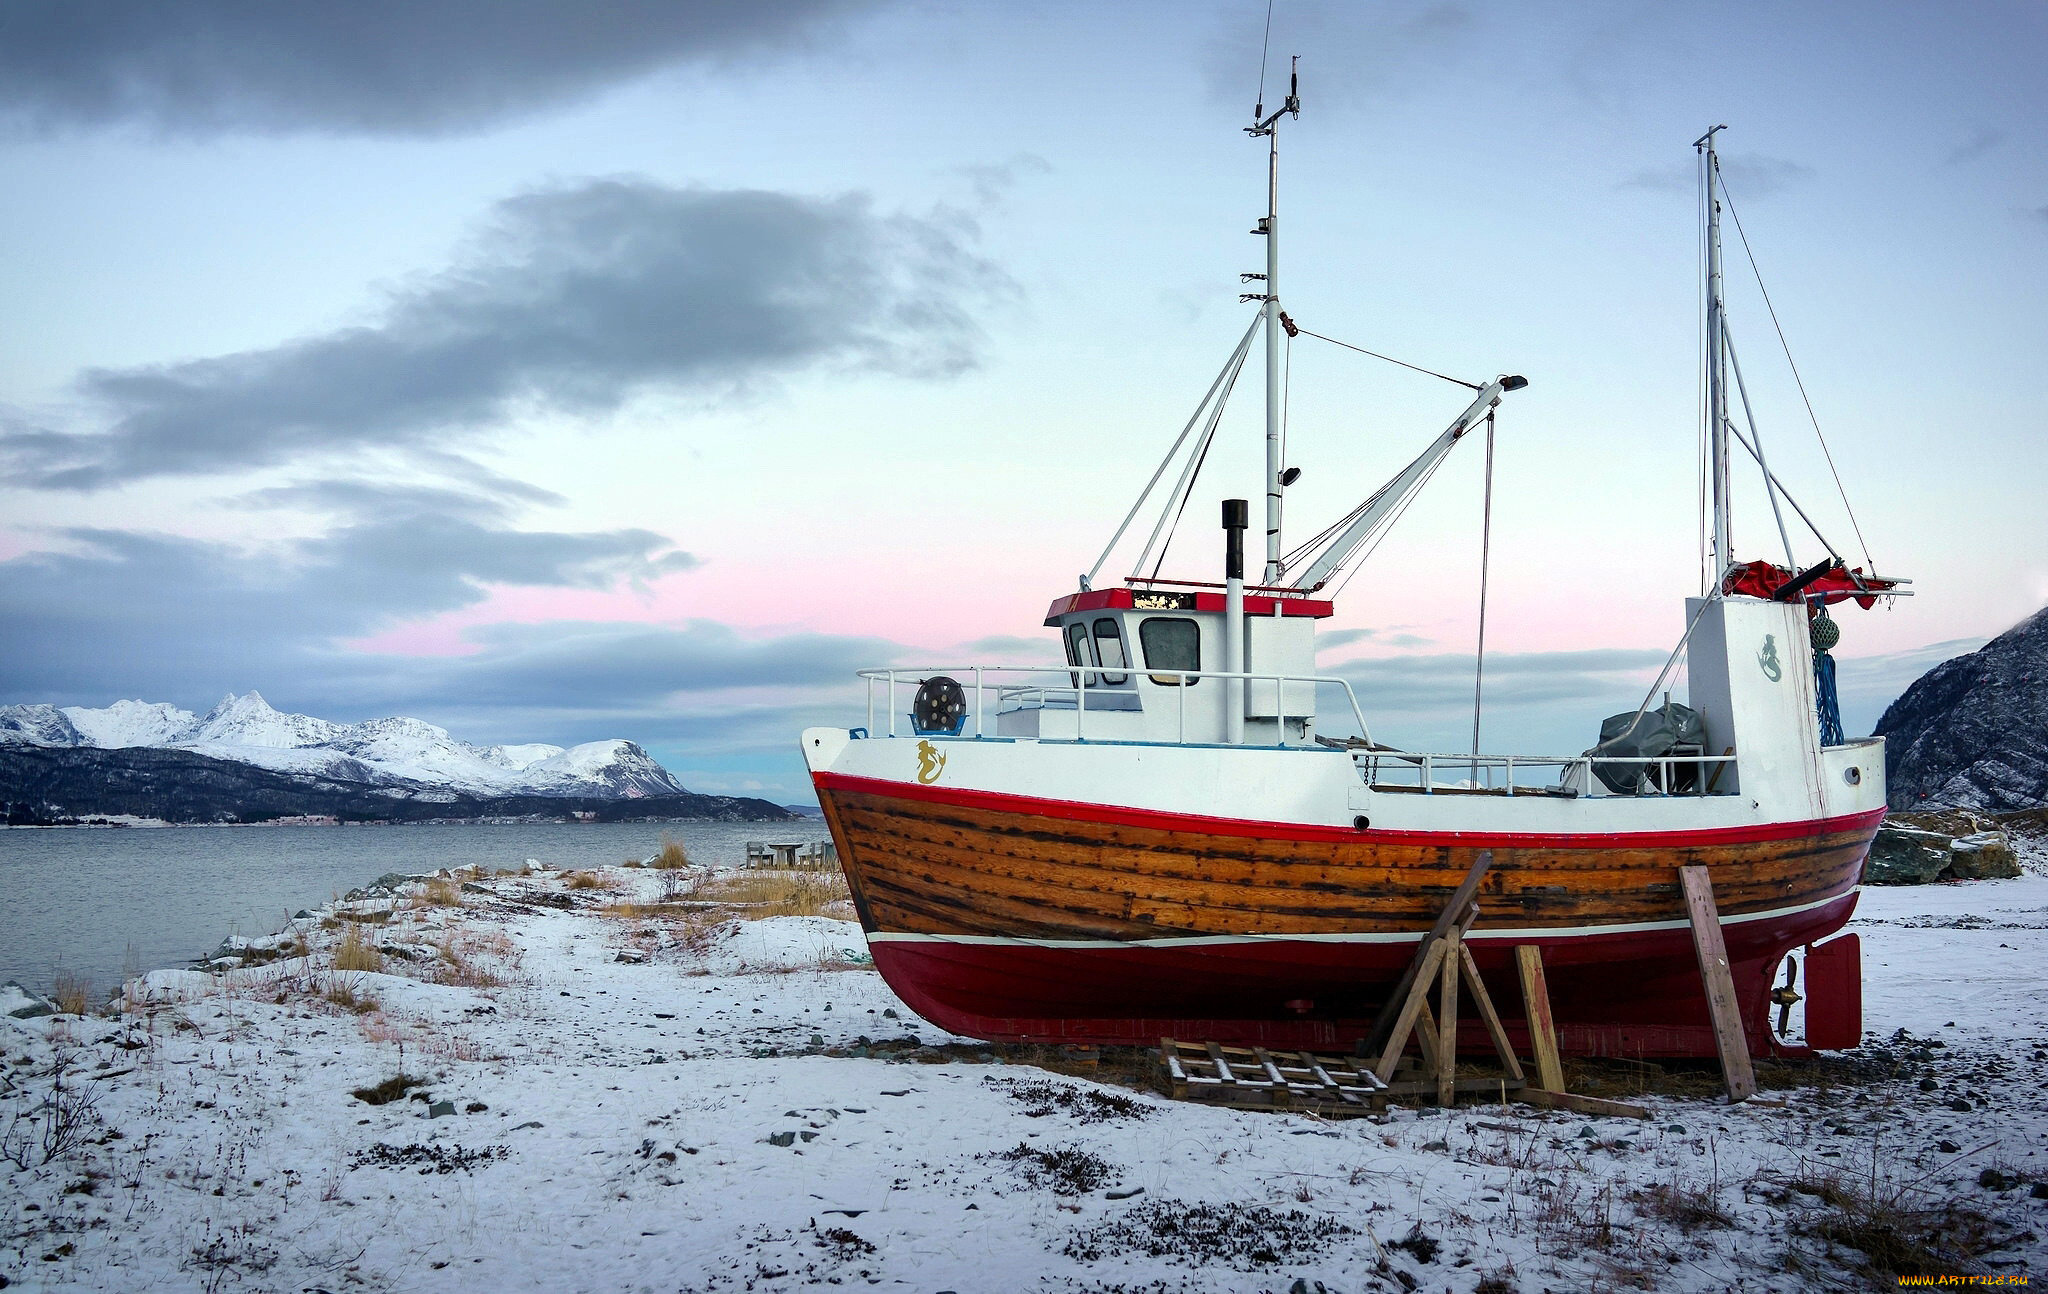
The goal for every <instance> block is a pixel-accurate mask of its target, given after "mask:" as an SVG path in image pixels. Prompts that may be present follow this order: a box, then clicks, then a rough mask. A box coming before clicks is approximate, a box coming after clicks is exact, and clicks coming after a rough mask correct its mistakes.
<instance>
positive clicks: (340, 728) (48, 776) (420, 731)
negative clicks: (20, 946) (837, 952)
mask: <svg viewBox="0 0 2048 1294" xmlns="http://www.w3.org/2000/svg"><path fill="white" fill-rule="evenodd" d="M0 800H5V801H6V802H7V804H8V816H9V818H10V819H11V820H14V821H27V822H41V821H57V820H62V819H64V818H66V817H83V816H89V815H111V814H132V815H135V816H143V817H164V818H167V819H168V820H171V821H247V820H252V818H251V815H252V814H253V815H254V817H255V818H259V819H260V818H271V817H278V816H289V815H292V814H322V815H331V816H339V817H347V818H387V817H391V818H417V817H420V816H423V815H435V816H448V817H475V816H490V815H494V814H508V815H531V814H546V813H551V812H552V813H560V814H569V813H577V814H582V815H583V816H597V817H603V818H617V817H621V816H672V817H717V818H734V817H736V818H743V819H744V818H762V819H770V818H785V817H788V816H789V814H788V812H787V810H784V809H782V808H781V807H780V806H778V805H772V804H769V803H767V802H766V801H761V800H751V799H746V798H742V797H731V796H702V795H696V794H693V793H692V792H690V791H688V790H686V789H685V788H684V787H683V785H682V784H681V783H680V782H678V781H676V779H675V777H674V776H673V775H672V774H670V773H669V771H668V770H667V769H665V768H663V767H662V766H661V765H660V764H659V763H658V762H656V761H655V759H654V758H653V757H652V756H650V755H649V754H648V753H647V752H646V751H645V750H642V749H641V748H640V747H639V746H638V745H636V744H634V743H633V742H630V741H624V740H617V739H614V740H610V741H592V742H585V743H584V744H582V745H580V746H571V747H569V748H567V749H564V748H563V747H560V746H550V745H545V744H540V743H532V744H525V745H509V746H479V745H474V744H472V743H469V742H465V741H458V740H456V739H455V738H453V737H451V736H450V735H449V734H448V731H447V729H445V728H439V727H436V726H435V725H433V724H430V723H425V722H422V721H421V720H418V719H407V718H388V719H370V720H366V721H364V722H362V723H348V724H344V723H334V722H332V721H330V720H327V719H319V718H315V717H313V716H311V715H304V714H287V713H284V712H282V711H279V710H277V709H275V708H273V707H272V706H271V705H270V703H269V702H267V701H265V700H264V699H263V697H262V695H261V694H260V693H257V692H246V693H243V694H242V695H240V696H237V695H235V694H233V693H229V694H228V695H227V696H226V697H224V698H222V700H221V702H220V704H218V705H216V706H214V707H213V709H211V710H209V711H207V712H206V713H205V714H204V715H195V714H193V713H192V712H191V711H189V710H183V709H180V708H178V707H177V706H173V705H165V704H163V703H160V702H147V701H117V702H115V703H114V704H112V705H110V706H106V707H104V708H100V709H91V708H87V707H83V706H55V705H7V706H0ZM643 801H644V803H641V802H643ZM627 802H631V803H627Z"/></svg>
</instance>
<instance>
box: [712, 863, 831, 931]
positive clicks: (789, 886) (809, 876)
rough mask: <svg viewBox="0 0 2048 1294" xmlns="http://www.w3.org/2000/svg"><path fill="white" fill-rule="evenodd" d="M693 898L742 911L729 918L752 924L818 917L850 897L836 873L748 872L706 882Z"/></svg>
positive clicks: (723, 876)
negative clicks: (768, 919) (764, 919)
mask: <svg viewBox="0 0 2048 1294" xmlns="http://www.w3.org/2000/svg"><path fill="white" fill-rule="evenodd" d="M696 897H698V898H700V899H710V900H713V901H715V902H718V903H729V904H732V905H733V906H735V907H740V908H744V909H746V910H745V911H740V912H735V913H733V914H732V915H734V916H737V917H741V918H745V919H748V920H754V919H758V918H760V917H815V916H820V915H822V914H823V913H824V912H826V911H827V910H828V909H829V908H831V907H832V906H833V905H834V904H837V903H845V902H850V901H851V900H852V898H853V894H852V892H851V891H850V890H848V889H847V888H846V878H845V877H844V876H842V875H840V874H839V873H837V872H830V873H827V872H763V871H748V872H736V873H731V874H727V875H721V876H716V877H712V878H709V879H707V880H706V881H705V882H704V883H703V884H701V885H699V886H698V887H697V890H696Z"/></svg>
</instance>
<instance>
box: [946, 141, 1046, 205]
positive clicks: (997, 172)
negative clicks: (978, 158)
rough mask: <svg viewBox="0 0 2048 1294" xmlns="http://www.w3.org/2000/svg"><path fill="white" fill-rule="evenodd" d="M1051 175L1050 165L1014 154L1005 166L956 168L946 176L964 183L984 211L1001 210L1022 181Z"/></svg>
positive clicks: (1034, 157) (1034, 156)
mask: <svg viewBox="0 0 2048 1294" xmlns="http://www.w3.org/2000/svg"><path fill="white" fill-rule="evenodd" d="M1051 173H1052V163H1051V162H1048V161H1046V160H1045V159H1044V158H1043V157H1040V156H1039V155H1038V154H1036V153H1018V154H1017V155H1016V156H1014V157H1012V158H1011V159H1010V160H1009V161H1007V162H996V163H991V164H985V165H979V166H956V167H954V168H953V169H952V171H951V172H950V174H953V175H957V176H959V177H960V178H962V179H964V180H966V181H967V183H968V186H969V187H970V188H971V189H973V191H974V202H975V205H976V206H977V207H978V208H980V209H981V210H984V211H988V210H992V209H994V208H997V207H1000V206H1002V205H1003V203H1004V202H1005V201H1007V200H1008V198H1009V196H1010V190H1012V189H1014V188H1016V187H1017V185H1018V184H1020V183H1022V182H1023V180H1024V179H1025V178H1026V177H1029V176H1038V175H1049V174H1051Z"/></svg>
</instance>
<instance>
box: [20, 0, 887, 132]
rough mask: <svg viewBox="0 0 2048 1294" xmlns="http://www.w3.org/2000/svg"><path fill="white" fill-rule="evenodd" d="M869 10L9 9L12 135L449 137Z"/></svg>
mask: <svg viewBox="0 0 2048 1294" xmlns="http://www.w3.org/2000/svg"><path fill="white" fill-rule="evenodd" d="M872 7H874V6H872V5H869V4H864V3H857V2H856V0H754V2H753V3H748V4H718V3H710V2H709V0H592V2H590V3H584V4H563V3H560V0H350V3H347V4H296V3H283V4H273V3H263V2H262V0H257V2H255V3H251V2H250V0H177V2H176V3H163V2H162V0H91V2H90V3H79V2H78V0H9V3H8V5H7V7H6V11H5V14H4V16H0V121H10V122H11V124H13V125H14V126H15V127H16V128H17V129H28V130H36V131H51V130H56V129H59V128H62V127H67V126H88V127H90V126H103V125H110V124H118V123H126V122H135V123H140V124H143V125H145V126H147V127H149V128H152V129H155V130H157V131H160V132H163V133H167V134H182V135H195V136H204V135H212V134H218V133H222V132H231V131H247V132H262V133H287V132H328V133H336V134H371V135H409V136H432V135H445V134H450V133H454V132H459V131H469V130H476V129H481V128H484V127H488V126H492V125H496V124H498V123H500V122H504V121H507V120H511V119H514V118H517V117H520V116H524V115H526V114H528V113H531V112H535V111H538V110H540V109H543V108H548V107H554V106H557V105H561V104H565V103H570V102H573V101H575V100H578V99H582V98H585V97H587V96H589V95H591V94H594V93H596V92H597V91H599V90H601V89H603V88H605V87H606V86H608V85H612V84H616V83H618V82H621V81H625V80H628V79H631V78H636V77H639V76H643V75H646V74H648V73H651V72H653V71H655V70H657V69H660V68H663V67H667V66H672V65H677V64H690V63H694V64H719V63H731V62H736V61H739V60H742V59H752V58H761V57H766V56H772V55H774V54H776V53H779V52H783V51H788V50H792V49H801V48H805V47H808V46H814V45H817V44H819V43H821V37H823V36H825V35H826V34H828V33H829V32H831V31H832V30H833V29H834V28H835V27H836V26H837V25H838V24H837V23H836V22H835V21H834V20H835V19H838V18H840V17H841V16H843V15H848V14H852V13H855V12H858V11H860V10H862V9H868V8H872Z"/></svg>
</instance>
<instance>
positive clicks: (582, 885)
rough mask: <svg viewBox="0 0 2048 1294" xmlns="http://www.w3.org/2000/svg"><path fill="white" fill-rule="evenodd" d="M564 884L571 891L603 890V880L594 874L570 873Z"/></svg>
mask: <svg viewBox="0 0 2048 1294" xmlns="http://www.w3.org/2000/svg"><path fill="white" fill-rule="evenodd" d="M566 884H567V886H568V888H569V889H572V890H601V889H604V888H605V883H604V879H603V878H602V877H600V876H599V875H598V874H597V873H596V872H570V873H569V878H568V881H567V882H566Z"/></svg>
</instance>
